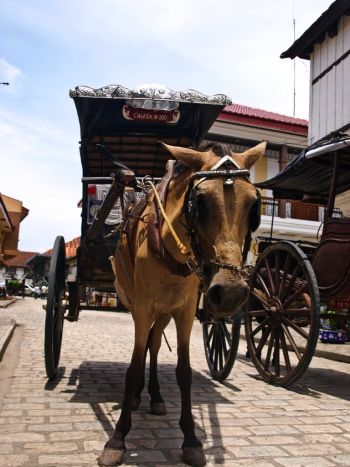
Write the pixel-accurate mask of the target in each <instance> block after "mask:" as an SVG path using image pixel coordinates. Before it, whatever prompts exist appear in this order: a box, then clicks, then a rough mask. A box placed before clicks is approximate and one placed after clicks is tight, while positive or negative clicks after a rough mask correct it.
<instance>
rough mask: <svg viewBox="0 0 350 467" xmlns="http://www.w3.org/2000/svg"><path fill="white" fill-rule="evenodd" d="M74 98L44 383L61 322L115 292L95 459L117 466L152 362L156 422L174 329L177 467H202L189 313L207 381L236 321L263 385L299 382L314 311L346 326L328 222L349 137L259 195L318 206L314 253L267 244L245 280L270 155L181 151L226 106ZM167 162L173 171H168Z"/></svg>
mask: <svg viewBox="0 0 350 467" xmlns="http://www.w3.org/2000/svg"><path fill="white" fill-rule="evenodd" d="M71 97H73V99H74V101H75V104H76V108H77V112H78V116H79V121H80V128H81V145H80V154H81V162H82V168H83V177H82V188H83V189H82V191H83V193H82V231H81V244H80V247H79V249H78V252H77V274H76V276H75V277H73V278H72V277H70V278H69V280H68V281H67V280H66V263H65V243H64V239H63V238H62V237H57V239H56V241H55V245H54V248H53V253H52V259H51V266H50V274H49V289H48V299H47V307H46V325H45V363H46V371H47V375H48V377H49V378H53V377H54V376H55V375H56V372H57V368H58V363H59V356H60V348H61V341H62V330H63V322H64V319H67V320H68V321H76V320H77V319H78V316H79V311H80V309H83V308H84V307H86V303H84V294H85V292H86V288H87V287H90V288H91V287H93V288H96V289H99V290H103V291H108V292H111V291H113V290H114V287H115V288H116V289H117V292H118V297H119V299H120V300H121V301H122V302H123V304H124V305H125V306H126V307H127V308H129V309H130V310H131V311H132V314H133V318H134V321H135V327H136V332H135V347H134V353H133V357H132V362H131V366H130V368H129V370H128V372H127V375H126V396H125V399H124V403H123V409H122V412H121V417H120V419H119V422H118V423H117V428H116V432H115V435H114V436H113V438H112V439H111V440H110V441H109V442H108V443H107V444H106V447H105V450H104V453H103V455H102V456H101V458H100V465H117V464H119V463H120V462H121V459H122V455H123V452H124V450H125V445H124V437H125V435H126V434H127V432H128V430H129V429H130V424H131V418H130V413H131V410H132V409H133V408H135V407H137V406H138V404H139V401H140V397H141V391H142V389H143V385H144V381H143V379H142V378H143V376H142V374H143V372H144V365H145V354H146V353H147V350H149V351H150V358H151V364H150V379H151V382H150V384H149V392H150V395H151V411H152V413H154V414H158V415H159V414H162V413H165V407H164V404H163V399H162V398H161V396H160V393H159V385H158V380H157V374H156V373H157V370H156V369H157V354H158V350H159V346H160V342H161V336H162V332H163V330H164V328H165V327H166V325H167V324H168V322H169V321H170V318H171V317H173V318H174V320H175V323H176V328H177V334H178V356H179V360H178V367H177V370H176V371H177V373H176V375H177V380H178V383H179V386H180V390H181V397H182V403H183V411H182V415H181V419H180V426H181V428H182V430H183V432H184V435H185V441H184V445H183V450H184V458H185V461H186V462H188V463H189V464H191V465H204V463H205V458H204V455H203V453H202V448H201V444H200V442H199V441H198V439H197V438H196V436H195V434H194V425H193V420H192V415H191V413H190V396H189V390H190V384H188V382H189V381H190V366H189V357H188V341H189V335H190V331H191V327H192V322H193V318H194V316H195V314H196V316H197V318H199V319H200V321H201V323H202V327H203V339H204V348H205V353H206V357H207V362H208V366H209V370H210V372H211V374H212V376H213V377H214V378H215V379H217V380H220V381H222V380H224V379H225V378H226V377H227V376H228V375H229V373H230V371H231V369H232V366H233V364H234V361H235V358H236V355H237V349H238V342H239V339H240V326H241V320H242V317H244V321H245V337H246V340H247V344H248V353H249V355H250V357H251V358H252V361H253V363H254V364H255V366H256V368H257V370H258V371H259V373H260V374H261V375H262V377H263V378H264V380H265V381H267V382H269V383H272V384H276V385H283V386H288V385H289V384H291V383H293V382H295V381H296V380H297V379H298V378H299V377H300V376H301V375H302V374H303V373H304V371H305V370H306V369H307V367H308V365H309V363H310V360H311V358H312V356H313V353H314V351H315V347H316V343H317V340H318V337H319V327H320V309H321V304H322V305H323V308H322V309H324V306H325V305H327V304H328V305H329V306H330V307H331V308H332V310H333V311H335V313H338V314H339V315H340V317H341V318H342V319H343V321H344V322H345V321H347V320H349V319H350V314H349V306H350V305H349V304H350V263H349V258H350V220H349V219H347V218H341V219H337V218H333V217H332V213H333V209H334V200H335V196H336V194H340V193H342V192H344V191H346V190H348V189H349V187H350V150H349V144H350V138H349V137H347V136H337V137H334V138H333V139H332V140H330V141H325V142H322V143H320V144H319V145H317V146H314V147H311V148H309V149H308V150H305V151H304V152H303V153H302V154H301V155H300V156H299V157H298V158H297V159H296V160H294V161H292V162H291V163H290V164H289V165H288V166H287V167H286V168H285V169H284V170H283V171H282V172H281V173H280V174H279V175H277V176H276V177H275V178H273V179H271V180H268V181H266V182H262V183H259V184H257V187H259V188H261V189H271V190H273V193H274V196H275V197H277V198H278V197H279V198H287V199H302V200H303V199H306V197H307V199H308V202H310V200H311V198H313V199H314V200H316V201H317V202H318V203H320V202H325V203H326V204H327V209H326V215H325V223H324V228H323V233H322V237H321V242H320V243H319V245H318V246H315V245H311V244H308V245H305V242H304V243H302V242H301V243H300V242H299V245H298V242H294V243H292V242H286V241H273V240H272V238H271V241H270V245H269V246H268V247H267V248H266V249H265V250H264V251H262V252H261V254H260V255H259V256H258V258H257V261H256V264H255V266H248V267H245V265H244V262H245V260H246V257H247V253H248V251H249V249H250V245H251V238H252V237H251V234H252V232H253V231H255V230H256V229H257V227H258V226H259V223H260V192H259V191H258V190H257V188H256V186H254V185H253V184H252V183H251V182H250V181H249V169H250V167H251V166H252V165H253V164H254V163H255V162H256V161H257V160H258V159H259V158H260V157H261V156H262V155H263V153H264V150H265V146H266V142H263V143H261V144H259V145H258V146H256V147H254V148H251V149H249V150H247V151H245V152H244V153H241V154H235V153H232V152H231V151H230V150H229V149H228V148H225V147H224V146H220V145H219V146H215V147H213V146H206V147H203V148H201V149H189V148H188V146H192V147H198V145H199V143H200V142H201V141H202V140H203V139H204V138H205V135H206V134H207V132H208V130H209V128H210V126H211V125H212V124H213V123H214V121H215V119H216V118H217V116H218V114H219V113H220V111H221V110H222V109H223V107H224V106H225V105H226V104H227V103H228V100H227V98H226V97H225V96H222V95H216V96H213V97H212V98H208V97H206V96H203V95H201V94H198V93H195V92H192V91H189V92H185V93H171V92H169V91H164V90H162V91H161V92H159V91H157V90H155V89H149V90H146V89H143V90H139V91H138V92H135V91H129V90H127V89H125V88H122V87H120V86H110V87H105V88H102V89H98V90H94V89H91V88H87V87H78V88H76V89H75V90H73V91H71ZM160 141H162V143H160ZM169 154H170V155H171V156H172V158H173V159H175V160H176V161H177V162H175V161H174V160H172V161H171V162H168V163H167V159H168V158H169ZM161 177H163V178H162V180H161V182H160V183H158V184H157V183H156V182H157V181H158V179H160V178H161ZM316 198H317V199H316ZM305 247H307V248H306V249H307V253H305V252H304V251H303V249H305ZM313 248H314V250H315V251H314V253H313V254H311V256H310V251H311V250H312V249H313ZM187 308H188V309H187ZM339 308H340V310H338V309H339ZM186 313H187V314H186Z"/></svg>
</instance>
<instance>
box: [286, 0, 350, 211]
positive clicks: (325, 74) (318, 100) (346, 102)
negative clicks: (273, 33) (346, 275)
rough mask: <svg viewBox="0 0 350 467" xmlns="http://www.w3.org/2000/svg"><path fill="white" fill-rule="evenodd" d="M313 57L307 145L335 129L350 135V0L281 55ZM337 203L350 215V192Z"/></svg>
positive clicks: (344, 0) (336, 4) (328, 12)
mask: <svg viewBox="0 0 350 467" xmlns="http://www.w3.org/2000/svg"><path fill="white" fill-rule="evenodd" d="M295 57H299V58H303V59H306V60H310V114H309V121H310V123H309V132H308V144H309V145H310V144H313V143H315V142H317V141H319V140H320V139H322V138H325V137H327V136H329V135H330V134H331V133H333V132H341V133H347V134H350V2H349V0H336V1H335V2H333V3H332V4H331V5H330V7H329V8H328V9H327V10H326V11H325V12H324V13H323V14H322V15H321V16H320V17H319V18H318V19H317V20H316V21H315V22H314V23H313V24H312V25H311V26H310V27H309V28H308V29H307V30H306V31H305V32H304V33H303V34H302V35H301V36H300V37H299V38H298V39H297V40H296V41H295V42H294V43H293V44H292V45H291V47H289V49H288V50H286V51H285V52H283V53H282V54H281V58H291V59H295ZM336 206H337V207H338V208H340V209H341V210H342V211H343V213H344V214H345V215H347V216H350V195H349V192H346V193H343V194H342V195H340V196H338V197H337V199H336Z"/></svg>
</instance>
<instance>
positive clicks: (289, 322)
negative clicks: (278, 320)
mask: <svg viewBox="0 0 350 467" xmlns="http://www.w3.org/2000/svg"><path fill="white" fill-rule="evenodd" d="M282 321H283V323H284V324H285V325H286V326H290V327H291V328H293V329H294V331H296V332H297V333H298V334H299V335H300V336H302V337H304V339H306V340H307V339H308V338H309V334H308V333H307V332H305V331H304V329H302V328H300V327H299V326H298V325H297V324H296V323H295V322H294V321H292V320H290V319H288V318H287V317H283V318H282Z"/></svg>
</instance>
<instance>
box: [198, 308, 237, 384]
mask: <svg viewBox="0 0 350 467" xmlns="http://www.w3.org/2000/svg"><path fill="white" fill-rule="evenodd" d="M240 326H241V313H240V312H238V313H236V315H235V316H234V317H233V318H231V319H230V318H225V319H223V318H220V319H217V320H214V319H208V320H207V321H205V322H204V323H203V324H202V328H203V341H204V349H205V356H206V359H207V363H208V367H209V371H210V374H211V375H212V377H213V378H214V379H216V380H218V381H223V380H224V379H226V378H227V377H228V375H229V374H230V372H231V370H232V367H233V364H234V362H235V359H236V355H237V349H238V343H239V335H240Z"/></svg>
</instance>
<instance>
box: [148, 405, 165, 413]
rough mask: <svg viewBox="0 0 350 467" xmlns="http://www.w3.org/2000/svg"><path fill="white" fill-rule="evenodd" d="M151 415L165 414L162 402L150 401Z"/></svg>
mask: <svg viewBox="0 0 350 467" xmlns="http://www.w3.org/2000/svg"><path fill="white" fill-rule="evenodd" d="M150 407H151V414H152V415H166V407H165V404H164V402H150Z"/></svg>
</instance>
